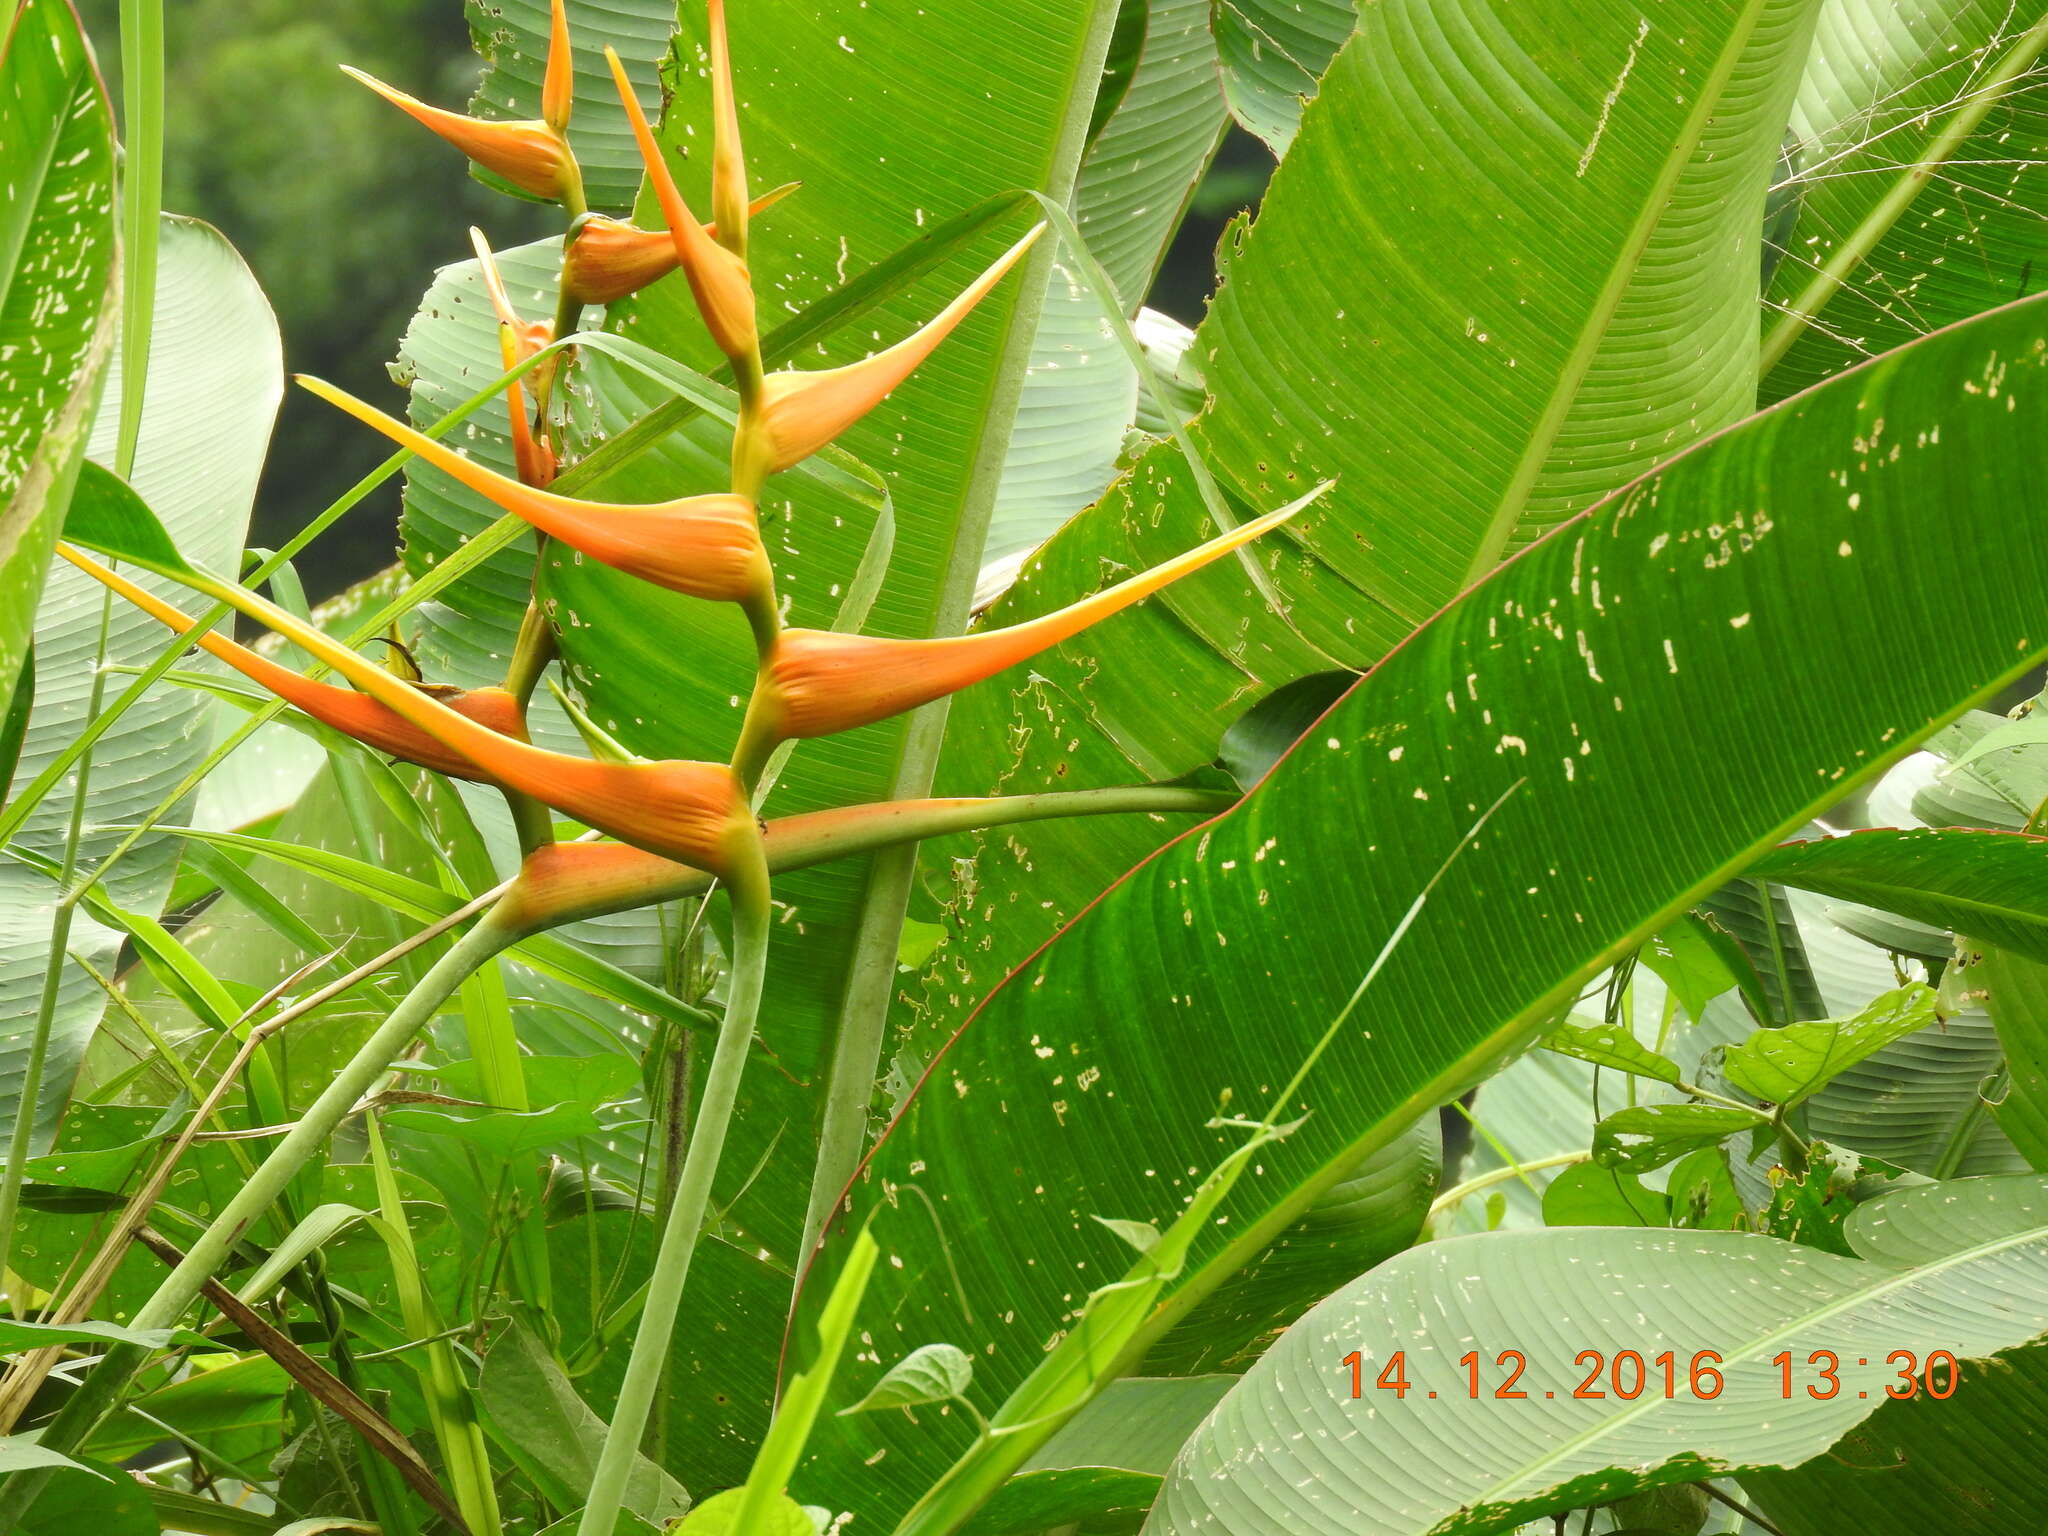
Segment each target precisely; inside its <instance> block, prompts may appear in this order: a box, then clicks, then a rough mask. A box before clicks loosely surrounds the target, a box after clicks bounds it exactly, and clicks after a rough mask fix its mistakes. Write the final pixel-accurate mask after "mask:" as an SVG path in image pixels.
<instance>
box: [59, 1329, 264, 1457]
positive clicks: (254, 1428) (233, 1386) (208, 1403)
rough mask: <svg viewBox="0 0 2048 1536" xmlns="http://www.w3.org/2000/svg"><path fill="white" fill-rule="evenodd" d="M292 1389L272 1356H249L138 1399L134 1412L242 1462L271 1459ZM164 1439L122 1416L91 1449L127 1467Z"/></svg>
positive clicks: (90, 1443) (140, 1420)
mask: <svg viewBox="0 0 2048 1536" xmlns="http://www.w3.org/2000/svg"><path fill="white" fill-rule="evenodd" d="M290 1386H291V1378H290V1377H288V1376H286V1375H285V1373H284V1370H283V1368H282V1367H281V1366H279V1365H278V1364H277V1362H276V1361H274V1360H272V1359H270V1358H269V1357H268V1356H267V1355H246V1356H244V1357H243V1358H242V1359H240V1360H236V1361H233V1362H232V1363H230V1364H226V1365H221V1366H219V1367H218V1368H217V1369H214V1370H207V1371H195V1372H193V1373H191V1374H190V1375H188V1376H186V1377H185V1378H184V1379H183V1380H180V1381H175V1382H172V1383H171V1384H170V1385H169V1386H164V1387H158V1388H157V1389H156V1390H155V1391H153V1392H145V1393H143V1394H142V1395H141V1396H140V1397H138V1398H136V1399H135V1406H136V1407H138V1408H140V1409H141V1410H142V1411H143V1412H144V1413H147V1414H150V1415H152V1416H153V1417H155V1418H157V1419H160V1420H162V1421H163V1423H165V1424H168V1425H170V1426H171V1427H172V1428H173V1429H174V1430H176V1431H177V1432H178V1433H179V1434H182V1435H186V1436H190V1437H191V1438H193V1439H197V1440H199V1441H201V1442H202V1443H203V1444H205V1445H207V1446H208V1447H209V1448H210V1449H213V1450H214V1451H216V1452H217V1453H218V1454H220V1455H223V1456H226V1457H227V1458H229V1459H230V1460H240V1459H241V1458H242V1457H243V1456H244V1455H248V1454H254V1455H258V1456H261V1455H266V1454H268V1453H269V1452H270V1451H271V1450H273V1449H274V1448H275V1447H276V1445H277V1442H278V1439H279V1429H280V1427H281V1425H282V1422H283V1409H284V1396H285V1393H286V1391H287V1390H288V1389H289V1388H290ZM163 1438H164V1432H163V1430H162V1429H161V1428H160V1427H159V1426H158V1425H156V1424H152V1423H150V1422H149V1420H148V1419H144V1418H141V1417H139V1416H137V1415H135V1414H123V1415H120V1416H118V1417H115V1418H111V1419H109V1420H108V1421H107V1422H106V1423H105V1424H102V1425H101V1426H100V1428H99V1429H98V1431H97V1432H95V1433H94V1435H93V1436H92V1438H91V1439H90V1440H88V1441H87V1442H86V1449H87V1450H88V1451H89V1452H91V1454H93V1455H94V1456H97V1457H100V1458H101V1459H102V1460H106V1461H125V1460H126V1459H127V1458H129V1457H130V1456H136V1455H139V1454H141V1453H142V1452H143V1451H146V1450H148V1449H149V1448H150V1447H151V1446H153V1445H156V1444H159V1443H160V1442H161V1441H162V1440H163Z"/></svg>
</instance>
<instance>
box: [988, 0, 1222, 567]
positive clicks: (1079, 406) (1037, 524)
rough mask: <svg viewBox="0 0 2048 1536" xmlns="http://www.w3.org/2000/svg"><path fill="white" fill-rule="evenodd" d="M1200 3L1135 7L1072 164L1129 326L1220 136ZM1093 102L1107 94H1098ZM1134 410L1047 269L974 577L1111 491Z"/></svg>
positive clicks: (1084, 310)
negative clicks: (1092, 124)
mask: <svg viewBox="0 0 2048 1536" xmlns="http://www.w3.org/2000/svg"><path fill="white" fill-rule="evenodd" d="M1207 9H1208V0H1133V3H1131V4H1128V5H1126V6H1125V7H1124V17H1125V19H1126V20H1128V19H1129V18H1130V17H1132V16H1135V17H1137V18H1138V20H1139V22H1140V23H1141V25H1142V36H1141V38H1140V39H1139V41H1138V43H1137V46H1136V49H1135V52H1134V55H1133V56H1132V58H1131V59H1130V60H1129V63H1128V69H1129V76H1128V79H1126V80H1125V81H1124V82H1123V89H1122V91H1121V93H1120V94H1119V95H1118V97H1117V98H1116V105H1115V109H1114V110H1113V111H1112V112H1111V113H1110V115H1109V117H1108V118H1107V119H1106V120H1105V121H1104V122H1103V124H1102V126H1101V127H1100V128H1099V129H1097V131H1096V133H1095V136H1094V138H1093V139H1092V140H1091V142H1090V143H1089V145H1088V150H1087V153H1086V154H1085V155H1084V156H1083V157H1082V160H1081V171H1080V178H1079V181H1078V183H1077V184H1076V186H1075V189H1074V217H1075V221H1076V222H1077V223H1078V224H1079V225H1080V227H1081V230H1082V233H1083V234H1084V235H1085V236H1086V237H1087V238H1088V240H1089V242H1090V245H1091V249H1092V253H1093V254H1094V256H1095V258H1096V259H1097V260H1098V261H1100V262H1101V263H1102V265H1103V268H1104V270H1105V271H1106V272H1107V273H1108V275H1109V278H1110V281H1111V283H1112V284H1113V285H1114V286H1115V289H1116V292H1117V294H1118V296H1119V297H1120V299H1121V300H1122V301H1123V308H1124V309H1125V310H1126V311H1127V312H1128V311H1131V310H1135V309H1136V307H1137V305H1138V303H1139V302H1140V301H1141V300H1142V299H1143V298H1144V296H1145V292H1146V290H1147V289H1148V288H1149V287H1150V286H1151V282H1152V276H1153V273H1154V272H1155V271H1156V270H1157V269H1158V266H1159V263H1160V260H1161V259H1162V258H1163V257H1164V255H1165V253H1166V244H1167V241H1168V240H1169V239H1171V238H1172V234H1173V230H1174V228H1175V226H1176V225H1178V224H1179V222H1180V217H1181V214H1182V212H1183V211H1184V210H1185V209H1186V207H1187V203H1188V199H1189V198H1190V197H1191V196H1192V195H1193V193H1194V189H1195V183H1196V182H1197V181H1199V180H1200V179H1201V175H1202V172H1203V171H1204V170H1205V169H1206V168H1207V167H1208V163H1209V158H1210V156H1211V155H1212V154H1213V153H1214V151H1215V148H1216V144H1217V141H1218V139H1219V138H1220V137H1221V136H1222V132H1223V127H1224V123H1225V110H1224V103H1223V95H1222V92H1221V91H1220V90H1218V89H1217V81H1216V49H1215V45H1214V43H1213V42H1211V40H1210V37H1209V29H1208V25H1207V15H1206V13H1207ZM1105 89H1107V86H1106V85H1105ZM1137 410H1138V376H1137V371H1136V369H1134V368H1133V367H1132V366H1131V363H1130V361H1129V359H1128V358H1126V357H1125V356H1124V353H1123V350H1122V348H1121V347H1119V346H1118V345H1117V342H1116V338H1115V335H1114V333H1113V332H1112V330H1111V329H1110V322H1109V318H1108V316H1106V315H1105V314H1104V313H1103V308H1102V303H1101V300H1100V299H1099V298H1098V297H1097V296H1096V295H1095V294H1094V293H1093V292H1091V291H1090V289H1089V287H1088V284H1087V282H1086V280H1085V278H1084V277H1083V276H1082V274H1081V273H1080V272H1079V271H1078V270H1076V268H1075V267H1074V265H1073V257H1072V255H1071V253H1063V254H1062V256H1061V258H1060V260H1059V261H1058V262H1056V263H1055V265H1054V267H1053V272H1052V280H1051V286H1050V287H1049V288H1048V290H1047V292H1046V296H1045V308H1044V311H1043V312H1042V313H1041V314H1040V316H1039V319H1038V330H1037V333H1036V335H1035V336H1034V337H1033V338H1032V344H1031V364H1030V367H1029V369H1028V370H1027V371H1026V373H1025V376H1024V387H1023V390H1022V392H1021V393H1020V395H1019V396H1018V400H1017V423H1016V426H1015V428H1014V429H1013V430H1012V432H1011V434H1010V447H1009V452H1008V454H1007V455H1006V456H1005V458H1004V462H1003V479H1002V485H1001V488H1000V490H999V492H998V494H997V498H996V505H995V511H994V513H993V514H992V515H991V517H990V521H989V534H988V539H987V541H986V543H985V544H984V545H983V548H982V561H983V564H984V566H985V567H986V566H989V565H994V564H996V563H998V562H1005V563H1006V568H1007V569H1008V570H1009V571H1010V572H1011V573H1013V574H1014V572H1015V570H1016V568H1017V565H1018V564H1019V563H1021V560H1022V557H1023V555H1024V554H1025V552H1026V551H1027V550H1030V549H1033V548H1035V547H1036V546H1038V545H1039V544H1042V543H1044V542H1045V540H1046V539H1047V538H1049V537H1051V535H1052V534H1053V533H1054V532H1055V531H1057V530H1058V528H1059V527H1060V525H1061V524H1062V523H1064V522H1066V520H1067V519H1068V518H1070V517H1072V516H1073V515H1074V514H1075V513H1077V512H1079V511H1080V510H1081V509H1082V508H1083V507H1086V506H1088V505H1089V504H1090V503H1092V502H1093V501H1094V500H1095V499H1096V498H1097V497H1098V496H1100V495H1101V494H1102V493H1103V491H1105V490H1106V489H1108V487H1109V484H1110V481H1111V480H1112V479H1113V478H1115V474H1116V467H1117V458H1118V455H1119V454H1120V453H1121V452H1122V450H1123V446H1124V437H1125V434H1126V433H1127V432H1128V431H1129V430H1130V428H1131V425H1132V423H1133V422H1134V421H1135V419H1136V416H1137Z"/></svg>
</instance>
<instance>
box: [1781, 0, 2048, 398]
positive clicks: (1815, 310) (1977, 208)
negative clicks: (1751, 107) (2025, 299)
mask: <svg viewBox="0 0 2048 1536" xmlns="http://www.w3.org/2000/svg"><path fill="white" fill-rule="evenodd" d="M2044 43H2048V21H2044V20H2043V19H2042V18H2041V17H2040V16H2039V14H2038V13H2037V12H2034V11H2032V10H2030V9H2029V8H2027V7H2025V6H2014V5H2009V4H2007V3H2006V0H1827V4H1826V6H1825V8H1824V9H1823V11H1822V13H1821V19H1820V26H1819V29H1818V31H1817V32H1816V34H1815V39H1814V48H1813V56H1812V59H1811V60H1810V62H1809V63H1808V65H1807V69H1806V77H1805V79H1803V80H1802V81H1801V82H1800V86H1799V96H1798V100H1797V102H1796V104H1795V106H1794V108H1793V113H1792V121H1791V131H1790V134H1789V136H1788V141H1787V143H1788V150H1789V153H1790V159H1791V166H1790V175H1789V181H1788V182H1787V184H1786V185H1785V186H1784V187H1783V188H1782V189H1781V193H1780V195H1781V196H1783V197H1786V198H1789V199H1790V200H1791V202H1792V204H1793V206H1794V207H1796V210H1797V211H1796V215H1794V216H1793V217H1792V218H1790V219H1789V220H1787V221H1786V223H1785V225H1784V226H1783V227H1782V228H1780V227H1774V228H1773V230H1772V234H1771V239H1772V242H1773V244H1772V250H1771V253H1770V259H1771V261H1772V262H1773V263H1774V265H1773V266H1772V267H1771V269H1770V284H1769V288H1768V290H1767V292H1766V294H1765V296H1764V315H1763V321H1764V332H1765V338H1766V339H1765V353H1764V364H1765V367H1766V370H1767V372H1766V377H1765V380H1764V398H1765V399H1767V400H1774V399H1778V398H1780V397H1781V396H1784V395H1787V394H1790V393H1791V392H1792V391H1793V390H1795V389H1800V388H1803V387H1804V386H1806V385H1808V384H1810V383H1812V382H1813V381H1814V380H1815V379H1818V378H1822V377H1825V376H1826V375H1828V374H1830V373H1833V372H1836V371H1837V370H1839V369H1841V368H1843V367H1845V366H1847V365H1848V364H1850V363H1853V362H1856V361H1859V360H1861V359H1863V358H1866V357H1870V356H1872V355H1874V354H1876V353H1879V352H1882V351H1884V350H1885V349H1886V348H1888V347H1895V346H1897V345H1898V344H1899V343H1901V342H1903V341H1906V340H1908V339H1910V338H1911V337H1914V336H1920V335H1925V334H1926V333H1927V332H1928V331H1931V330H1933V329H1935V328H1936V327H1938V326H1943V325H1948V324H1951V323H1952V322H1954V321H1957V320H1961V319H1964V318H1966V317H1968V316H1970V315H1973V314H1976V313H1977V312H1978V311H1980V310H1983V309H1988V308H1989V307H1991V306H1992V305H1994V304H1999V303H2003V302H2005V301H2006V300H2008V299H2016V298H2019V297H2021V296H2023V295H2025V294H2027V293H2030V292H2038V291H2039V290H2040V288H2041V285H2042V277H2043V274H2044V272H2048V225H2044V223H2043V221H2042V219H2041V216H2040V209H2041V204H2042V198H2043V195H2044V190H2048V76H2044V75H2043V72H2042V70H2041V68H2040V56H2041V49H2042V46H2043V44H2044ZM1831 280H1832V281H1839V282H1840V283H1841V284H1842V286H1840V287H1833V286H1831ZM1788 311H1791V312H1793V313H1788ZM1808 313H1811V314H1812V316H1813V319H1812V322H1811V323H1810V324H1802V323H1800V321H1799V320H1797V319H1795V317H1794V316H1795V314H1796V315H1800V316H1803V315H1806V314H1808Z"/></svg>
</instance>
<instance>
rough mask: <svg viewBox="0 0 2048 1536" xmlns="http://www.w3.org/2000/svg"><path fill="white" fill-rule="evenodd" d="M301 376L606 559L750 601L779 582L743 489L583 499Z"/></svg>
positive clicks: (656, 578) (707, 594)
mask: <svg viewBox="0 0 2048 1536" xmlns="http://www.w3.org/2000/svg"><path fill="white" fill-rule="evenodd" d="M299 382H300V383H301V384H303V385H304V386H305V387H306V388H307V389H309V390H311V391H312V392H313V393H314V394H316V395H318V396H319V397H320V398H321V399H323V400H326V401H328V402H330V403H332V404H334V405H338V406H340V407H341V409H343V410H344V411H347V412H348V413H349V414H350V415H351V416H353V417H355V418H356V419H357V420H358V421H362V422H367V423H368V424H369V425H370V426H373V427H375V428H376V429H377V430H378V431H379V432H382V433H383V434H384V435H385V436H386V437H388V438H390V439H391V440H392V441H393V442H396V443H400V444H403V445H404V446H405V447H407V448H410V449H411V450H412V451H413V452H414V453H417V454H418V455H419V456H420V457H421V458H423V459H425V460H426V461H427V462H428V463H429V464H432V465H434V466H435V467H436V468H437V469H442V470H445V471H447V472H448V473H449V474H451V475H453V476H454V477H455V478H456V479H458V480H460V481H461V482H462V483H463V484H464V485H466V486H468V487H469V488H470V489H471V490H473V491H475V492H476V493H477V494H478V495H480V496H484V497H487V498H489V499H490V500H491V501H492V502H494V503H495V504H496V505H498V506H500V507H503V508H504V509H505V510H506V511H507V512H511V513H514V514H515V515H517V516H519V517H521V518H524V519H525V520H526V521H527V522H529V523H531V524H533V526H534V527H536V528H538V529H540V530H541V532H543V533H545V534H547V535H548V536H549V537H551V538H557V539H560V540H561V541H562V542H563V543H564V544H567V545H568V546H569V547H570V548H571V549H577V550H581V551H582V552H583V553H584V554H586V555H588V556H589V557H590V558H591V559H593V560H596V561H598V562H600V563H601V564H604V565H609V566H611V567H613V568H614V569H615V570H621V571H625V572H626V573H627V574H628V575H632V576H638V577H640V578H641V579H642V580H643V581H651V582H653V583H655V584H656V585H657V586H663V587H667V588H668V589H669V590H670V591H672V592H683V593H687V594H688V595H689V596H691V597H702V598H709V599H710V600H712V601H714V602H745V601H747V600H748V599H749V598H753V597H758V596H761V595H763V594H766V593H767V592H769V591H771V590H772V587H773V583H774V576H773V574H772V572H771V571H770V569H769V566H768V553H767V551H766V550H765V549H763V548H762V545H761V533H760V529H759V527H758V525H757V523H756V520H755V516H754V505H753V503H752V502H750V501H748V500H747V499H746V498H745V497H743V496H734V495H732V494H730V493H729V492H718V493H713V494H710V495H704V496H685V497H682V498H680V499H678V500H675V501H660V502H652V503H647V504H633V503H620V502H604V501H578V500H576V499H575V498H573V497H569V496H562V495H558V494H556V493H555V492H553V491H545V490H540V489H538V488H536V487H533V486H529V485H522V484H521V483H520V482H519V481H517V480H514V479H512V478H510V477H509V476H506V475H501V474H499V473H498V472H497V471H496V470H494V469H490V468H488V467H486V466H485V465H482V464H478V463H477V462H475V461H474V460H473V459H468V458H464V457H463V456H462V455H461V454H459V453H457V452H456V451H455V450H454V449H452V448H450V447H448V445H447V444H445V443H438V442H436V441H434V439H432V438H430V437H428V436H426V435H425V434H424V433H421V432H416V431H414V430H413V429H412V428H411V427H409V426H406V425H405V424H404V423H403V422H401V421H397V420H395V419H393V418H392V417H390V416H387V415H385V414H384V413H383V412H382V411H380V410H377V409H376V408H375V407H374V406H370V405H366V404H364V403H363V402H362V401H360V400H358V399H356V398H355V397H354V396H353V395H350V394H348V393H347V392H346V391H344V390H339V389H336V388H335V387H334V386H333V385H332V384H327V383H324V382H322V381H321V380H319V379H313V378H307V377H305V376H304V375H301V376H300V378H299Z"/></svg>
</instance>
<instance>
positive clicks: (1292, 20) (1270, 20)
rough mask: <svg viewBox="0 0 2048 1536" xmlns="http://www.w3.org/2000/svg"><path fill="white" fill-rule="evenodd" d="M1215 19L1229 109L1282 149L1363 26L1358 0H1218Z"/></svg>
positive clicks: (1212, 17) (1212, 10)
mask: <svg viewBox="0 0 2048 1536" xmlns="http://www.w3.org/2000/svg"><path fill="white" fill-rule="evenodd" d="M1209 17H1210V23H1211V25H1212V26H1214V28H1215V31H1216V51H1217V54H1218V56H1219V57H1220V59H1221V62H1222V67H1223V90H1224V94H1226V95H1227V96H1228V97H1229V98H1230V111H1231V114H1232V115H1233V116H1234V117H1236V119H1237V120H1238V121H1239V122H1240V123H1242V124H1243V125H1244V126H1245V128H1246V129H1248V130H1249V131H1250V132H1252V133H1255V134H1257V135H1258V136H1259V137H1260V138H1261V139H1264V140H1265V141H1266V147H1267V148H1268V149H1270V150H1272V151H1273V153H1274V154H1275V155H1284V154H1286V153H1287V149H1288V146H1289V145H1291V144H1292V143H1293V142H1294V136H1295V134H1296V133H1298V132H1299V131H1300V129H1301V109H1302V107H1303V106H1304V105H1305V104H1306V103H1307V101H1308V99H1309V98H1311V97H1313V96H1314V95H1315V93H1316V83H1317V81H1319V80H1320V79H1321V78H1322V75H1323V71H1324V70H1326V69H1328V68H1329V67H1330V61H1331V60H1332V59H1334V58H1336V56H1337V50H1338V49H1339V48H1342V47H1343V46H1344V42H1345V40H1346V39H1347V38H1349V37H1350V36H1351V33H1352V30H1353V29H1354V28H1355V27H1357V25H1358V0H1211V3H1210V7H1209Z"/></svg>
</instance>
